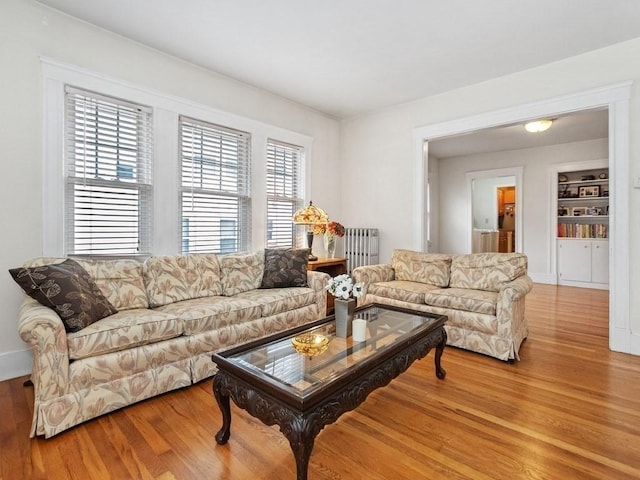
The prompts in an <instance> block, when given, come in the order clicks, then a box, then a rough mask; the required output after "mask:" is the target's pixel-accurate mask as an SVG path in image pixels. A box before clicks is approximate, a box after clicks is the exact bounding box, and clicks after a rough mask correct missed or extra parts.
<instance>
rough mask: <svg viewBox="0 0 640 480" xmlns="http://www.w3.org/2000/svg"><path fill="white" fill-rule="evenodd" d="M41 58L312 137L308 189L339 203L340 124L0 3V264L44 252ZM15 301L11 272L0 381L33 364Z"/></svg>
mask: <svg viewBox="0 0 640 480" xmlns="http://www.w3.org/2000/svg"><path fill="white" fill-rule="evenodd" d="M41 57H47V58H51V59H54V60H56V61H59V62H63V63H66V64H70V65H75V66H78V67H80V68H83V69H86V70H88V71H91V72H95V73H98V74H101V75H105V76H108V77H111V78H115V79H119V80H122V81H124V82H127V83H129V84H131V85H138V86H140V87H141V88H144V89H150V90H154V91H156V92H161V93H165V94H168V95H171V96H176V97H182V98H185V99H186V100H188V101H191V102H197V103H199V104H202V105H205V106H208V107H211V108H215V109H219V110H221V111H225V112H229V113H232V114H235V115H240V116H243V117H246V118H251V119H254V120H256V121H260V122H264V123H267V124H270V125H274V126H277V127H281V128H284V129H288V130H291V131H295V132H298V133H301V134H304V135H308V136H310V137H313V146H312V159H311V172H310V178H311V185H310V193H309V195H310V196H311V197H312V198H313V200H314V201H315V202H316V203H317V204H318V205H320V206H322V207H323V208H324V209H325V210H327V211H329V212H330V213H331V214H333V213H334V212H337V211H338V210H339V207H340V205H341V203H340V201H341V199H340V196H339V195H338V193H337V192H339V189H338V187H339V185H336V172H338V171H339V168H338V156H339V143H340V126H339V123H338V122H337V121H336V120H335V119H333V118H331V117H328V116H326V115H323V114H320V113H318V112H316V111H314V110H312V109H310V108H307V107H304V106H301V105H298V104H295V103H293V102H290V101H288V100H285V99H282V98H280V97H278V96H275V95H272V94H270V93H267V92H264V91H262V90H259V89H257V88H254V87H251V86H247V85H244V84H242V83H240V82H237V81H235V80H231V79H229V78H226V77H224V76H221V75H216V74H214V73H211V72H209V71H206V70H204V69H202V68H199V67H196V66H193V65H191V64H188V63H186V62H184V61H181V60H178V59H175V58H173V57H170V56H168V55H165V54H162V53H160V52H157V51H155V50H152V49H150V48H148V47H144V46H142V45H139V44H137V43H134V42H132V41H129V40H126V39H124V38H122V37H120V36H117V35H114V34H111V33H108V32H106V31H104V30H101V29H99V28H96V27H93V26H91V25H89V24H86V23H83V22H80V21H77V20H75V19H73V18H71V17H68V16H66V15H62V14H59V13H57V12H56V11H54V10H50V9H47V8H45V7H42V6H41V5H39V4H37V3H35V2H33V1H31V0H2V2H1V4H0V65H1V66H2V70H1V71H2V73H1V74H0V111H1V112H2V115H0V152H2V153H1V154H0V163H1V164H2V168H3V175H4V178H5V181H4V182H3V188H2V189H0V212H2V214H1V217H0V218H1V225H2V244H1V245H2V248H0V270H4V271H5V272H6V271H7V269H9V268H11V267H15V266H18V265H20V264H21V263H22V262H23V261H25V260H27V259H30V258H33V257H37V256H40V255H41V254H42V249H43V245H42V224H43V219H42V212H43V207H42V205H43V201H44V202H47V199H43V198H42V191H43V188H42V185H43V175H42V172H43V155H42V151H43V145H42V103H43V98H42V71H41V62H40V58H41ZM7 179H10V181H8V180H7ZM326 185H330V186H332V188H326V187H325V186H326ZM334 185H336V186H335V187H333V186H334ZM332 216H336V215H332ZM319 243H320V242H318V244H319ZM21 300H22V293H21V291H20V289H19V287H18V286H17V285H16V284H14V283H13V281H12V280H11V278H10V276H9V274H8V273H5V275H4V276H0V304H1V305H2V307H3V308H2V312H1V313H0V380H2V379H4V378H11V377H13V376H17V375H20V374H24V373H28V372H29V371H30V368H31V367H30V361H31V355H30V352H29V351H28V350H27V348H26V345H25V344H24V343H23V342H22V341H21V340H20V338H19V337H18V334H17V329H16V319H17V311H18V307H19V304H20V302H21Z"/></svg>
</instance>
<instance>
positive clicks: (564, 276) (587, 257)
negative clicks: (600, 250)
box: [558, 240, 591, 282]
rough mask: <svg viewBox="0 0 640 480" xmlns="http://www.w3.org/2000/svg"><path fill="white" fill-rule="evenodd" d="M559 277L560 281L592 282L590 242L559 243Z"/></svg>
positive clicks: (568, 241)
mask: <svg viewBox="0 0 640 480" xmlns="http://www.w3.org/2000/svg"><path fill="white" fill-rule="evenodd" d="M558 275H559V277H560V278H559V279H560V280H567V281H573V282H590V281H591V242H590V241H589V240H559V241H558Z"/></svg>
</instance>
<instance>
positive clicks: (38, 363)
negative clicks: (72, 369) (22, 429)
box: [18, 297, 69, 405]
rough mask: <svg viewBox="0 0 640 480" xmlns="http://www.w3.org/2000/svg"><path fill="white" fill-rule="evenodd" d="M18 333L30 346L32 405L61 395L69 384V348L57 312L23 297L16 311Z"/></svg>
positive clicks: (65, 333)
mask: <svg viewBox="0 0 640 480" xmlns="http://www.w3.org/2000/svg"><path fill="white" fill-rule="evenodd" d="M18 333H19V334H20V338H22V340H24V341H25V342H26V343H28V344H29V345H31V347H33V368H32V373H31V381H32V382H33V385H34V394H35V398H36V405H37V404H38V403H39V402H40V401H42V400H46V399H50V398H56V397H60V396H61V395H63V394H64V393H65V392H66V391H67V387H68V384H69V352H68V349H67V332H66V331H65V329H64V325H63V323H62V320H61V319H60V317H59V316H58V314H57V313H56V312H54V311H53V310H52V309H50V308H48V307H45V306H43V305H40V304H39V303H38V302H37V301H35V300H33V299H32V298H29V297H27V298H26V299H25V300H24V301H23V302H22V305H21V306H20V310H19V312H18Z"/></svg>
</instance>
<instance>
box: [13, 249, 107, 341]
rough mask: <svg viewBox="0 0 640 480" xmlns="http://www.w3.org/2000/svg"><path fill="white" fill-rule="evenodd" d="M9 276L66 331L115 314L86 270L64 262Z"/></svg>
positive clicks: (15, 270)
mask: <svg viewBox="0 0 640 480" xmlns="http://www.w3.org/2000/svg"><path fill="white" fill-rule="evenodd" d="M9 273H10V274H11V276H12V277H13V279H14V280H15V281H16V283H17V284H18V285H20V286H21V287H22V289H23V290H24V291H25V292H26V294H27V295H29V296H30V297H32V298H34V299H35V300H37V301H38V302H40V303H41V304H42V305H44V306H45V307H49V308H51V309H53V310H55V312H56V313H57V314H58V315H59V316H60V318H61V319H62V323H64V328H65V330H66V331H67V332H77V331H78V330H81V329H83V328H84V327H86V326H88V325H91V324H92V323H94V322H97V321H98V320H100V319H101V318H104V317H107V316H109V315H113V314H114V313H118V311H117V310H116V309H115V307H114V306H113V305H112V304H111V302H109V300H107V298H106V297H105V296H104V295H103V294H102V292H101V291H100V288H99V287H98V286H97V285H96V283H95V282H94V281H93V279H92V278H91V276H90V275H89V274H88V273H87V271H86V270H85V269H84V268H82V267H81V266H80V265H79V264H78V263H77V262H75V261H73V260H71V259H68V260H65V261H64V262H62V263H57V264H53V265H43V266H41V267H32V268H12V269H10V270H9Z"/></svg>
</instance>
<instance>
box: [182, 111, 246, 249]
mask: <svg viewBox="0 0 640 480" xmlns="http://www.w3.org/2000/svg"><path fill="white" fill-rule="evenodd" d="M250 140H251V136H250V135H249V134H248V133H245V132H240V131H237V130H231V129H228V128H225V127H221V126H218V125H213V124H209V123H205V122H201V121H198V120H193V119H190V118H186V117H180V165H181V168H180V170H181V173H180V174H181V182H180V185H181V188H180V212H181V225H182V242H181V244H182V252H183V253H203V252H211V253H232V252H238V251H243V250H248V249H249V238H250V228H249V225H250V197H249V178H250V171H249V165H250V147H249V146H250Z"/></svg>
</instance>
